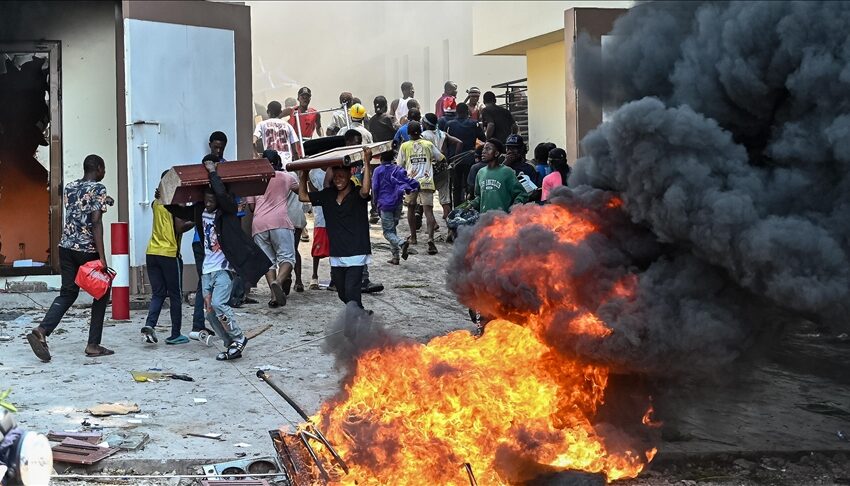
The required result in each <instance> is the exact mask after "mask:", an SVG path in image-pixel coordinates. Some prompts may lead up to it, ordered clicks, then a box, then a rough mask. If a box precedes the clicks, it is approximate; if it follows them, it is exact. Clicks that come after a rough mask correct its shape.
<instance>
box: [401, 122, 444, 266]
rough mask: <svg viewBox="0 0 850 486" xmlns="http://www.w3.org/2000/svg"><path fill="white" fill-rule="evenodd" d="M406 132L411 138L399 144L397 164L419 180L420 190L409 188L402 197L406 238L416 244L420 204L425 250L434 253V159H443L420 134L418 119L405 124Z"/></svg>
mask: <svg viewBox="0 0 850 486" xmlns="http://www.w3.org/2000/svg"><path fill="white" fill-rule="evenodd" d="M407 133H408V135H410V140H408V141H407V142H404V143H403V144H401V147H399V149H398V158H397V159H396V162H397V163H398V166H399V167H401V168H403V169H404V170H406V171H407V174H408V175H409V176H410V177H411V178H412V179H415V180H416V182H418V183H419V190H418V191H415V192H411V193H410V194H408V195H407V196H405V198H404V204H405V205H406V206H407V224H408V225H409V226H410V237H409V238H408V242H409V244H411V245H415V244H416V243H417V242H416V204H420V205H422V208H423V210H424V213H425V219H426V221H427V223H428V254H429V255H435V254H436V253H437V245H436V244H434V228H435V226H436V225H437V221H436V220H435V219H434V190H435V189H436V186H435V185H434V163H435V162H438V161H440V160H442V159H443V158H445V157H443V154H441V153H440V151H439V150H438V149H437V147H435V146H434V144H433V143H431V142H429V141H428V140H425V139H423V138H422V125H421V124H420V123H419V122H417V121H411V122H409V123H408V124H407Z"/></svg>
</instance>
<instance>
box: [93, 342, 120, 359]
mask: <svg viewBox="0 0 850 486" xmlns="http://www.w3.org/2000/svg"><path fill="white" fill-rule="evenodd" d="M113 354H115V351H113V350H111V349H109V348H105V347H103V346H101V345H99V344H98V345H97V351H96V352H94V353H90V352H88V351H86V356H88V357H89V358H99V357H101V356H111V355H113Z"/></svg>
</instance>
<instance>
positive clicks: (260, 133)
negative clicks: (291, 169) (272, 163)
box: [254, 101, 298, 167]
mask: <svg viewBox="0 0 850 486" xmlns="http://www.w3.org/2000/svg"><path fill="white" fill-rule="evenodd" d="M266 113H268V115H269V119H268V120H263V121H261V122H260V123H258V124H257V128H256V130H254V150H256V152H257V153H258V154H261V153H263V151H264V150H274V151H276V152H277V153H279V154H280V160H281V161H282V162H283V165H284V167H286V164H288V163H289V162H292V161H293V160H298V152H296V148H295V144H296V143H298V135H297V134H296V133H295V129H294V128H292V125H290V124H289V123H288V122H286V121H285V120H283V119H282V118H281V116H282V113H283V108H282V107H281V106H280V102H278V101H272V102H271V103H269V106H268V107H267V108H266Z"/></svg>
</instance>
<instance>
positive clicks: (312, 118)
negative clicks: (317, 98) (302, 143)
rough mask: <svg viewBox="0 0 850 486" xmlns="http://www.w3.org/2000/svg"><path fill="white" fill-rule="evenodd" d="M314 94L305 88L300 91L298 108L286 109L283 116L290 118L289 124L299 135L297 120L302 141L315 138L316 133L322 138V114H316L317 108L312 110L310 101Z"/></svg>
mask: <svg viewBox="0 0 850 486" xmlns="http://www.w3.org/2000/svg"><path fill="white" fill-rule="evenodd" d="M312 96H313V93H312V92H311V91H310V88H308V87H306V86H304V87H303V88H301V89H299V90H298V106H297V107H295V108H285V109H284V110H283V116H287V115H288V116H289V124H290V125H292V128H294V129H295V132H296V133H298V125H297V124H296V123H295V120H296V119H297V120H298V121H299V122H300V124H301V133H300V134H299V135H301V138H302V139H310V138H313V134H314V133H315V134H316V135H317V136H319V137H321V136H322V114H321V113H318V112H316V109H315V108H310V100H311V99H312Z"/></svg>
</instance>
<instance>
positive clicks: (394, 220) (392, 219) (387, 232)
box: [381, 206, 404, 257]
mask: <svg viewBox="0 0 850 486" xmlns="http://www.w3.org/2000/svg"><path fill="white" fill-rule="evenodd" d="M400 219H401V206H399V207H397V208H396V209H395V211H385V210H381V229H383V230H384V238H386V239H387V241H389V242H390V251H391V252H392V254H393V256H394V257H397V256H398V252H399V246H400V245H401V244H402V242H403V241H404V240H402V239H401V238H400V237H399V236H398V233H396V227H397V226H398V222H399V220H400Z"/></svg>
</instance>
